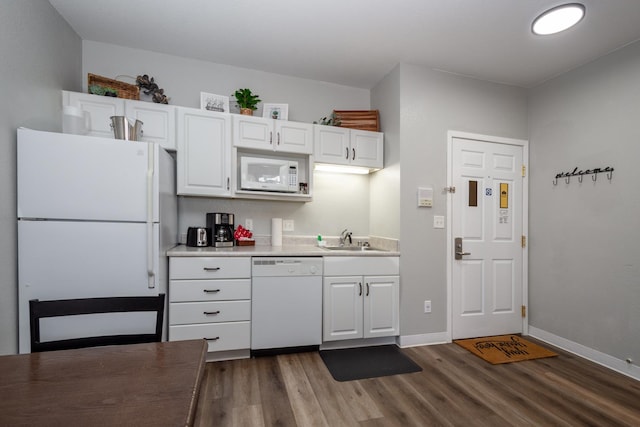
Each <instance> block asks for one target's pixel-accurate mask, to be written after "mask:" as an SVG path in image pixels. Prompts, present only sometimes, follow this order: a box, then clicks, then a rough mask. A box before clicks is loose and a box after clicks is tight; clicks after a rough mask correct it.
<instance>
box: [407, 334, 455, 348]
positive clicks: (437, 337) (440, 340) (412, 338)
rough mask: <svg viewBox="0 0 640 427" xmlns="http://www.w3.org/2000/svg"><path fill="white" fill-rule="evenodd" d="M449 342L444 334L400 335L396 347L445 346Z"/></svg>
mask: <svg viewBox="0 0 640 427" xmlns="http://www.w3.org/2000/svg"><path fill="white" fill-rule="evenodd" d="M448 342H451V339H450V338H449V335H448V334H447V333H446V332H435V333H432V334H419V335H401V336H400V337H399V339H398V345H399V346H400V347H401V348H407V347H418V346H421V345H433V344H446V343H448Z"/></svg>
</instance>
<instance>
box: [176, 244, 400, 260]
mask: <svg viewBox="0 0 640 427" xmlns="http://www.w3.org/2000/svg"><path fill="white" fill-rule="evenodd" d="M399 255H400V252H399V251H397V250H377V249H369V250H329V249H323V248H320V247H318V246H313V245H297V244H292V245H283V246H268V245H256V246H232V247H229V248H214V247H211V246H207V247H202V248H194V247H190V246H185V245H179V246H176V247H175V248H172V249H169V250H168V251H167V256H170V257H194V256H197V257H222V256H225V257H228V256H231V257H241V256H251V257H255V256H323V257H324V256H367V257H371V256H399Z"/></svg>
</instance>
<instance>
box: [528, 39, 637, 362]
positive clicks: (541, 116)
mask: <svg viewBox="0 0 640 427" xmlns="http://www.w3.org/2000/svg"><path fill="white" fill-rule="evenodd" d="M639 76H640V43H635V44H633V45H630V46H628V47H626V48H624V49H621V50H618V51H616V52H614V53H612V54H610V55H608V56H606V57H604V58H601V59H599V60H597V61H595V62H593V63H591V64H588V65H586V66H584V67H581V68H580V69H578V70H575V71H572V72H570V73H567V74H565V75H563V76H561V77H559V78H556V79H554V80H552V81H550V82H548V83H546V84H544V85H542V86H540V87H538V88H536V89H534V90H532V91H531V94H530V105H529V117H530V120H529V124H530V131H529V133H530V144H531V152H530V157H531V165H532V168H531V176H530V204H529V206H530V228H529V231H530V247H529V259H530V269H529V303H530V319H529V322H530V324H531V325H532V326H534V327H536V328H539V329H542V330H545V331H547V332H550V333H552V334H555V335H557V336H560V337H562V338H565V339H568V340H570V341H573V342H576V343H579V344H582V345H584V346H586V347H589V348H592V349H596V350H598V351H601V352H603V353H606V354H609V355H611V356H614V357H616V358H618V359H622V360H624V359H625V358H627V357H631V358H632V359H634V360H636V361H638V360H640V262H639V261H640V251H639V250H638V241H639V239H640V191H638V181H639V180H640V169H639V168H638V164H639V162H638V159H639V158H640V126H639V125H638V118H639V114H638V103H639V102H640V101H639V100H640V78H639ZM605 166H612V167H614V168H615V172H614V173H613V179H612V180H611V181H608V180H607V179H606V176H605V175H604V174H600V175H598V179H597V181H596V182H595V183H594V182H593V181H592V180H591V177H590V176H586V177H584V180H583V182H582V184H580V183H579V182H578V180H577V179H576V178H572V179H571V181H570V183H569V184H566V183H565V182H564V181H563V180H562V179H559V180H558V181H559V182H558V185H555V186H554V185H553V183H552V181H553V178H554V177H555V175H556V174H557V173H559V172H565V171H571V170H573V169H574V168H575V167H579V168H582V169H592V168H595V167H605Z"/></svg>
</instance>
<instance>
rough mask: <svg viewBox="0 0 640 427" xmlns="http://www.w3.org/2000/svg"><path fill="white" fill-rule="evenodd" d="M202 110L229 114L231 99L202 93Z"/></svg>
mask: <svg viewBox="0 0 640 427" xmlns="http://www.w3.org/2000/svg"><path fill="white" fill-rule="evenodd" d="M200 108H201V109H203V110H207V111H218V112H220V113H228V112H229V97H228V96H225V95H216V94H215V93H207V92H200Z"/></svg>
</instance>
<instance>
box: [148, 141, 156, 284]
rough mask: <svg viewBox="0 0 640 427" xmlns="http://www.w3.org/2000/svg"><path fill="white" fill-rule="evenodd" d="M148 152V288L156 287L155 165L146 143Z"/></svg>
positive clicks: (152, 151) (150, 146)
mask: <svg viewBox="0 0 640 427" xmlns="http://www.w3.org/2000/svg"><path fill="white" fill-rule="evenodd" d="M147 147H148V150H149V156H148V160H149V162H148V164H147V274H148V278H149V288H155V287H156V272H155V266H154V265H153V262H154V257H153V174H154V164H155V156H154V154H155V147H154V146H153V144H152V143H147Z"/></svg>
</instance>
